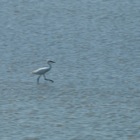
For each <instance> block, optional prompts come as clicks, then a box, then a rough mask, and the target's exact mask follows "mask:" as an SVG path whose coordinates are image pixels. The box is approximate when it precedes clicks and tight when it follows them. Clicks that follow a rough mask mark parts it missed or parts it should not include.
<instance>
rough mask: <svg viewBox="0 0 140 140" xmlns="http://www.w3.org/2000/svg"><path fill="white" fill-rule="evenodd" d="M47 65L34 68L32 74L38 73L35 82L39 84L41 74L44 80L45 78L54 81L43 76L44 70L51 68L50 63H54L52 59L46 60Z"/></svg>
mask: <svg viewBox="0 0 140 140" xmlns="http://www.w3.org/2000/svg"><path fill="white" fill-rule="evenodd" d="M47 63H48V65H49V66H48V67H43V68H39V69H37V70H34V71H33V72H32V73H33V74H36V75H39V76H38V78H37V84H39V79H40V77H41V76H42V75H43V77H44V80H47V81H51V82H52V83H53V82H54V81H53V80H51V79H47V78H46V76H45V74H46V72H48V71H50V70H51V68H52V65H51V64H52V63H55V62H54V61H51V60H49V61H48V62H47Z"/></svg>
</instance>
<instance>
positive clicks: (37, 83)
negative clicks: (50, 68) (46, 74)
mask: <svg viewBox="0 0 140 140" xmlns="http://www.w3.org/2000/svg"><path fill="white" fill-rule="evenodd" d="M40 77H41V75H39V76H38V78H37V84H39V79H40Z"/></svg>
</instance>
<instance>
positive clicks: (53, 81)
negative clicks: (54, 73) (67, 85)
mask: <svg viewBox="0 0 140 140" xmlns="http://www.w3.org/2000/svg"><path fill="white" fill-rule="evenodd" d="M43 77H44V80H47V81H51V82H52V83H53V82H54V81H53V80H51V79H47V78H46V76H45V74H43Z"/></svg>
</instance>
